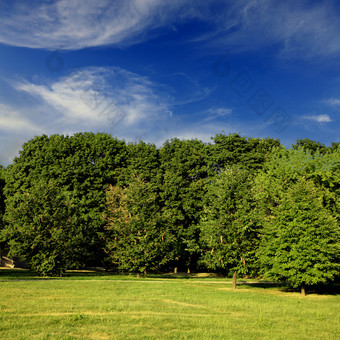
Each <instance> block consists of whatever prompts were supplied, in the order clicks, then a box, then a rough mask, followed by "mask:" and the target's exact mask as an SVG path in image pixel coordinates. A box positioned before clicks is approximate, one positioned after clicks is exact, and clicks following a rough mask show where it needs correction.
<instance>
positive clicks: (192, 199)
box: [159, 138, 209, 272]
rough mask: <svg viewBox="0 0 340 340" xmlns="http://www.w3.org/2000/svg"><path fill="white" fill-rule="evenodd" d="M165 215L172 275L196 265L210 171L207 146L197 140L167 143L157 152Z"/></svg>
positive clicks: (174, 140) (176, 140)
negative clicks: (171, 248)
mask: <svg viewBox="0 0 340 340" xmlns="http://www.w3.org/2000/svg"><path fill="white" fill-rule="evenodd" d="M159 154H160V162H161V171H162V190H161V198H162V204H163V205H164V214H165V216H167V218H168V219H169V220H170V223H171V228H172V233H173V236H174V237H175V238H176V242H175V249H174V259H173V260H174V261H173V262H172V264H173V266H174V268H175V272H176V270H177V268H178V267H179V268H180V269H184V268H186V269H188V271H189V270H190V267H191V268H193V267H195V266H196V263H197V260H198V256H199V226H198V224H199V220H200V216H201V212H202V210H203V197H204V195H205V193H206V184H207V178H208V176H209V168H208V165H207V146H206V145H205V144H204V143H203V142H201V141H198V140H179V139H177V138H175V139H172V140H170V141H166V142H165V143H164V145H163V147H162V148H161V149H160V150H159Z"/></svg>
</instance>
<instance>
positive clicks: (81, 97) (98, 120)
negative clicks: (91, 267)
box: [14, 67, 169, 130]
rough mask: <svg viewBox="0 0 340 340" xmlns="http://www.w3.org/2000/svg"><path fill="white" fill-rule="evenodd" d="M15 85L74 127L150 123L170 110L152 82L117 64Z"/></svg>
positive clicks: (57, 121)
mask: <svg viewBox="0 0 340 340" xmlns="http://www.w3.org/2000/svg"><path fill="white" fill-rule="evenodd" d="M14 87H15V88H16V89H17V90H19V91H24V92H26V93H28V94H30V95H31V96H35V97H36V98H37V99H38V100H40V101H41V102H42V103H43V104H44V105H48V106H49V107H50V108H51V109H52V110H53V111H54V112H55V113H56V118H55V121H56V123H58V124H59V125H60V124H62V125H63V126H68V127H75V126H77V130H79V129H81V128H82V129H96V128H97V129H103V128H105V127H107V126H108V125H111V128H112V129H116V130H117V129H122V128H128V127H132V126H136V125H139V126H140V125H145V122H147V121H148V122H150V123H151V124H152V122H153V121H155V120H157V119H159V118H160V117H161V116H162V115H164V114H167V113H168V112H169V109H168V107H167V104H166V102H164V101H163V99H162V98H161V97H160V96H158V95H157V94H156V93H155V86H154V84H153V83H152V82H150V81H149V80H148V79H147V78H145V77H142V76H139V75H137V74H134V73H131V72H128V71H126V70H124V69H121V68H119V67H108V68H104V67H88V68H85V69H75V70H73V71H72V72H71V73H70V74H68V75H67V76H65V77H63V78H61V79H59V80H58V81H56V82H53V83H51V84H35V83H30V82H27V81H23V82H20V83H16V84H14Z"/></svg>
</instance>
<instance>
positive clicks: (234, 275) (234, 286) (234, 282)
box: [233, 271, 237, 290]
mask: <svg viewBox="0 0 340 340" xmlns="http://www.w3.org/2000/svg"><path fill="white" fill-rule="evenodd" d="M236 278H237V273H236V271H234V272H233V289H234V290H235V289H236Z"/></svg>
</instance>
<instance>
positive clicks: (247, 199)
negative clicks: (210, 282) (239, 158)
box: [201, 166, 259, 275]
mask: <svg viewBox="0 0 340 340" xmlns="http://www.w3.org/2000/svg"><path fill="white" fill-rule="evenodd" d="M257 219H258V216H257V209H256V205H255V202H254V199H253V197H252V176H251V173H250V172H249V171H247V170H244V169H238V168H237V167H235V166H233V167H231V168H230V169H228V170H225V171H223V172H222V173H221V174H219V175H217V176H216V178H215V179H214V180H213V181H212V183H211V184H210V186H209V189H208V194H207V200H206V206H205V213H204V217H203V219H202V222H201V240H202V243H203V249H204V255H203V259H202V261H203V263H204V264H205V265H206V266H207V267H208V268H210V269H213V270H221V269H222V270H223V271H224V272H226V273H228V272H229V271H230V270H232V271H235V272H237V273H239V274H243V275H245V274H252V273H254V269H255V265H256V256H255V255H256V250H257V247H258V243H259V224H258V220H257Z"/></svg>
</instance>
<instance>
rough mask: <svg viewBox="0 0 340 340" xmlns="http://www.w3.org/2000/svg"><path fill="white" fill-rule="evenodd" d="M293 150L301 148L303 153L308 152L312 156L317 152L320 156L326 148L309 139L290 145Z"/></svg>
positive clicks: (299, 140)
mask: <svg viewBox="0 0 340 340" xmlns="http://www.w3.org/2000/svg"><path fill="white" fill-rule="evenodd" d="M292 147H293V149H294V150H297V149H299V148H300V147H302V149H303V150H304V151H307V150H309V151H310V152H311V154H314V153H315V152H317V151H318V152H319V153H321V154H324V153H326V152H327V148H326V146H325V145H324V144H321V143H320V142H316V141H313V140H311V139H309V138H305V139H298V140H297V141H296V143H295V144H293V145H292Z"/></svg>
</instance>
